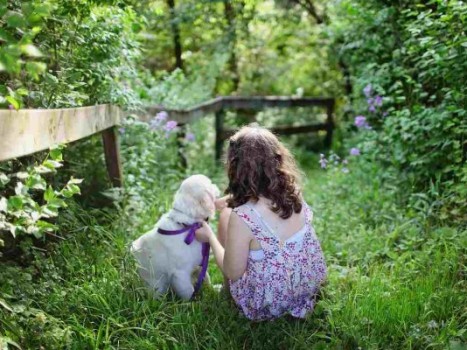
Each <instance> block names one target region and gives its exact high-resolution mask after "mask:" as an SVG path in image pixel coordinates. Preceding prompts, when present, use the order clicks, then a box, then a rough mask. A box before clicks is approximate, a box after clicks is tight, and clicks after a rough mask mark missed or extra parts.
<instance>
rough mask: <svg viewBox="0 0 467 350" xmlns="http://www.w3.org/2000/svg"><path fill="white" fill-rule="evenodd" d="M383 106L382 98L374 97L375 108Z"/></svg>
mask: <svg viewBox="0 0 467 350" xmlns="http://www.w3.org/2000/svg"><path fill="white" fill-rule="evenodd" d="M382 105H383V98H382V97H381V96H379V95H378V96H376V97H375V106H378V107H381V106H382Z"/></svg>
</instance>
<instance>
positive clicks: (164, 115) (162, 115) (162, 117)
mask: <svg viewBox="0 0 467 350" xmlns="http://www.w3.org/2000/svg"><path fill="white" fill-rule="evenodd" d="M168 117H169V114H168V113H167V112H166V111H161V112H159V113H157V114H156V117H155V119H156V120H157V121H158V122H163V121H166V120H167V118H168Z"/></svg>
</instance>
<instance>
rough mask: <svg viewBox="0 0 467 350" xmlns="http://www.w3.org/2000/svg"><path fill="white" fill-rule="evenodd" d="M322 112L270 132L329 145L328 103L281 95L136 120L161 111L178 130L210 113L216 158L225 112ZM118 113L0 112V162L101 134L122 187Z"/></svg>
mask: <svg viewBox="0 0 467 350" xmlns="http://www.w3.org/2000/svg"><path fill="white" fill-rule="evenodd" d="M314 106H318V107H324V108H326V114H327V118H326V122H325V123H321V124H311V125H301V126H279V127H275V128H272V130H273V131H274V132H276V133H278V134H283V135H290V134H296V133H305V132H315V131H320V130H325V131H326V139H325V144H326V145H327V146H329V145H330V144H331V141H332V132H333V129H334V120H333V113H334V99H332V98H316V97H302V98H296V97H285V96H252V97H237V96H224V97H218V98H215V99H212V100H210V101H207V102H204V103H202V104H199V105H196V106H194V107H192V108H187V109H168V108H165V107H163V106H151V107H148V108H147V109H146V113H143V114H141V115H140V118H141V119H143V120H148V119H150V118H151V117H152V116H154V115H155V114H156V113H157V112H160V111H167V112H168V113H169V115H170V119H172V120H176V121H177V122H178V123H179V124H180V125H182V126H183V125H185V124H188V123H192V122H194V121H196V120H197V119H200V118H201V117H203V116H205V115H207V114H211V113H214V114H215V116H216V118H215V119H216V120H215V129H216V144H215V150H216V158H217V159H219V158H220V155H221V152H222V145H223V141H224V140H225V139H226V138H228V137H229V136H230V135H232V133H234V132H235V130H233V129H225V128H224V115H225V110H227V109H230V110H244V109H252V110H261V109H264V108H271V107H275V108H290V107H314ZM123 113H124V112H123V111H122V110H121V109H120V108H119V107H117V106H113V105H108V104H106V105H96V106H89V107H80V108H66V109H23V110H19V111H15V110H0V161H5V160H9V159H13V158H19V157H22V156H26V155H29V154H33V153H36V152H39V151H43V150H46V149H48V148H50V147H52V146H53V145H56V144H61V143H69V142H73V141H77V140H79V139H82V138H85V137H87V136H90V135H92V134H96V133H99V132H102V138H103V144H104V154H105V160H106V166H107V171H108V173H109V177H110V179H111V181H112V184H113V185H114V186H122V185H123V176H122V167H121V162H120V157H119V147H118V134H117V132H116V127H117V125H119V124H120V122H121V117H122V115H123Z"/></svg>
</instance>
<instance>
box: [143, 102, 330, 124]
mask: <svg viewBox="0 0 467 350" xmlns="http://www.w3.org/2000/svg"><path fill="white" fill-rule="evenodd" d="M333 101H334V99H332V98H327V97H290V96H249V97H243V96H223V97H217V98H215V99H212V100H210V101H207V102H204V103H201V104H199V105H196V106H194V107H192V108H188V109H171V108H165V107H163V106H150V107H148V108H147V109H146V111H147V112H148V113H147V114H145V115H140V117H141V118H142V119H143V120H145V121H148V120H149V119H151V118H152V117H154V116H155V115H156V114H157V113H158V112H161V111H166V112H167V113H168V114H169V118H170V119H172V120H176V121H177V122H179V123H192V122H194V121H195V120H198V119H200V118H202V117H204V116H205V115H206V114H210V113H216V112H217V111H219V110H221V109H222V108H228V109H257V110H259V109H264V108H271V107H277V108H290V107H313V106H317V107H326V106H328V105H329V104H330V103H333Z"/></svg>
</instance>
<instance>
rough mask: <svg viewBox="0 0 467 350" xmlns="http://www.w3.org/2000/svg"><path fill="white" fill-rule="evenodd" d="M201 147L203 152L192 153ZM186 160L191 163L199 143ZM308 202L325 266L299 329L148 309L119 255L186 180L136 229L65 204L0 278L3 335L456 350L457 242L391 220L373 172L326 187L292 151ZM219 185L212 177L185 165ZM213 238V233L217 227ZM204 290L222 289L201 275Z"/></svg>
mask: <svg viewBox="0 0 467 350" xmlns="http://www.w3.org/2000/svg"><path fill="white" fill-rule="evenodd" d="M200 144H201V146H200ZM192 147H193V148H192V149H190V148H189V147H188V148H189V149H188V153H189V154H191V153H190V152H195V153H196V152H200V151H201V150H200V149H199V147H203V146H202V142H200V143H198V144H196V145H193V146H192ZM296 153H297V156H298V158H299V159H300V160H301V164H302V167H303V169H304V172H305V175H306V181H305V196H306V199H307V201H308V203H309V204H310V205H312V207H313V209H314V212H315V226H316V230H317V233H318V236H319V238H320V239H321V242H322V246H323V249H324V252H325V256H326V261H327V264H328V266H329V279H328V283H327V285H326V286H325V287H324V288H323V290H322V294H321V299H320V301H319V303H318V304H317V307H316V309H315V312H314V313H313V314H312V315H310V316H309V317H308V318H307V319H306V320H303V321H297V320H292V319H290V318H281V319H279V320H276V321H274V322H263V323H254V322H249V321H248V320H247V319H246V318H244V317H243V316H242V315H240V314H239V312H238V311H237V309H236V308H235V306H234V305H233V303H232V302H231V301H229V300H228V299H226V297H225V296H224V294H223V293H218V292H216V291H215V290H214V289H213V288H212V287H205V288H204V290H203V294H202V295H201V296H200V297H199V298H198V300H197V301H195V302H181V301H179V300H177V299H175V298H173V297H172V296H167V297H166V298H165V299H163V300H152V299H151V298H150V297H149V296H148V294H147V292H146V290H145V288H144V286H143V285H142V283H141V281H140V279H139V278H138V276H137V274H136V272H135V266H134V262H133V260H132V258H131V256H130V255H129V253H128V246H129V243H130V242H131V241H132V240H133V239H134V238H136V237H138V236H139V235H140V234H141V233H143V232H144V231H145V230H146V229H148V228H149V227H151V225H153V223H154V222H155V221H156V220H157V218H158V217H159V216H160V215H161V214H162V212H164V211H165V210H166V209H167V208H168V206H169V205H170V202H171V199H172V196H173V188H176V185H177V181H179V180H181V179H182V178H183V177H184V176H185V174H184V173H183V172H180V173H178V175H177V176H178V177H175V178H173V177H174V175H173V174H171V176H172V180H171V183H170V184H167V183H166V182H164V181H161V180H160V179H159V180H158V181H157V182H155V184H156V185H155V186H154V188H152V193H151V194H150V195H148V196H147V198H144V201H145V202H144V204H145V206H144V207H145V210H144V211H143V212H140V214H139V215H138V217H137V218H132V217H131V215H130V216H129V215H122V211H121V209H120V210H116V209H111V208H107V209H92V208H90V207H84V206H83V204H82V203H81V204H78V203H77V202H75V203H74V204H73V203H71V204H70V207H69V209H68V210H67V211H66V212H64V214H63V215H62V216H61V217H60V218H59V221H58V223H57V224H58V225H59V227H60V234H61V236H62V237H65V239H64V240H60V241H58V242H55V243H50V244H49V246H48V249H47V250H45V251H44V250H42V249H35V248H34V247H31V248H30V249H29V251H30V254H32V255H33V256H34V258H32V259H31V261H32V263H31V264H30V265H29V266H27V267H20V266H18V265H15V264H14V263H10V264H3V265H2V267H3V269H2V271H1V272H0V293H1V299H0V301H1V302H0V334H1V335H2V337H3V338H0V339H2V341H3V342H4V343H8V342H10V347H11V348H14V347H15V345H12V344H17V345H18V346H21V347H22V348H24V349H39V348H44V349H59V348H72V349H216V348H222V349H242V348H243V349H327V348H345V349H354V348H355V349H357V348H364V349H399V348H407V349H421V348H435V349H444V348H452V349H456V348H458V349H460V348H462V347H463V346H465V344H466V343H465V342H466V338H465V337H466V336H465V330H466V314H465V305H466V293H465V292H466V282H465V273H466V268H465V266H466V262H465V253H466V248H465V247H467V242H466V234H465V233H466V232H465V231H464V232H461V231H460V229H456V228H454V227H449V226H440V225H439V224H438V223H437V222H436V220H433V219H430V218H424V217H423V216H422V215H421V214H418V215H415V214H414V213H413V212H412V211H410V210H407V209H406V208H401V207H398V205H397V200H396V199H395V198H394V195H393V192H392V191H391V190H390V188H385V185H384V184H381V183H378V181H377V180H376V177H375V176H374V171H376V170H375V169H372V168H371V166H367V167H368V168H361V169H358V167H357V166H360V167H363V166H364V165H363V164H359V165H358V164H355V165H354V168H353V169H352V168H351V170H350V173H348V174H344V173H340V172H336V173H331V172H328V173H326V172H324V171H322V170H318V169H317V158H316V157H314V156H310V154H309V153H307V152H301V151H300V152H299V150H296ZM188 171H189V172H190V173H195V172H203V173H206V174H207V175H209V176H211V177H213V178H214V179H215V181H217V182H218V183H220V184H222V183H225V178H224V177H223V175H222V173H221V169H220V168H219V167H217V168H216V167H215V166H214V164H213V162H211V161H207V160H206V159H204V160H199V161H192V162H190V164H189V170H188ZM214 224H215V223H214ZM210 274H211V278H212V282H213V283H214V284H216V283H221V282H222V277H221V275H220V274H219V271H218V270H217V269H216V267H215V264H214V262H213V261H211V264H210Z"/></svg>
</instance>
